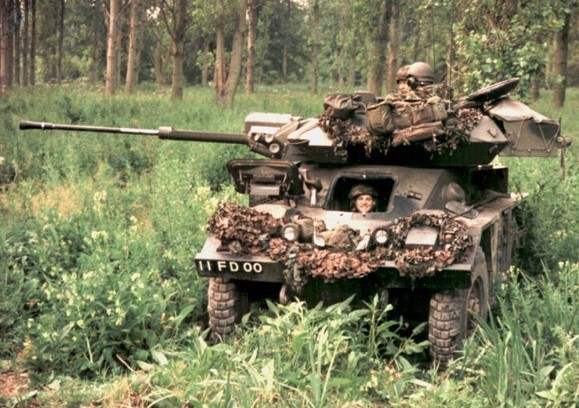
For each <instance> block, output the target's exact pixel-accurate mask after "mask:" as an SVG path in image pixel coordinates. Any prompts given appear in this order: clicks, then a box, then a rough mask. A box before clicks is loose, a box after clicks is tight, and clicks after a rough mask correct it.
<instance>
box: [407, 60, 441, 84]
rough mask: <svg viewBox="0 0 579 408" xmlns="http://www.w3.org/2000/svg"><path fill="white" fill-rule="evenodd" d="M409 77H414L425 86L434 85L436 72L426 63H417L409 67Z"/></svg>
mask: <svg viewBox="0 0 579 408" xmlns="http://www.w3.org/2000/svg"><path fill="white" fill-rule="evenodd" d="M407 76H408V77H414V78H415V79H416V80H417V81H418V82H421V83H423V84H433V83H434V71H433V70H432V67H431V66H430V65H428V64H427V63H426V62H415V63H413V64H411V65H410V66H408V73H407Z"/></svg>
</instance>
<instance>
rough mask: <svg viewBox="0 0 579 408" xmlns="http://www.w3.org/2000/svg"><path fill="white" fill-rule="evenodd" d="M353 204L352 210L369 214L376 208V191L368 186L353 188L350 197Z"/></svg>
mask: <svg viewBox="0 0 579 408" xmlns="http://www.w3.org/2000/svg"><path fill="white" fill-rule="evenodd" d="M348 197H349V198H350V202H351V204H352V210H353V211H355V212H359V213H362V214H366V213H369V212H371V211H373V210H374V207H376V198H377V197H378V193H377V192H376V190H375V189H374V188H373V187H371V186H368V185H366V184H357V185H355V186H354V187H352V190H351V191H350V194H349V196H348Z"/></svg>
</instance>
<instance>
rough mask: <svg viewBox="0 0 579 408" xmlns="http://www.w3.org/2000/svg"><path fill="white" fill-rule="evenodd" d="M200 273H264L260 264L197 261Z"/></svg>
mask: <svg viewBox="0 0 579 408" xmlns="http://www.w3.org/2000/svg"><path fill="white" fill-rule="evenodd" d="M197 268H198V269H199V271H200V272H232V273H262V272H263V266H262V265H261V264H260V263H259V262H249V261H247V262H242V261H201V260H198V261H197Z"/></svg>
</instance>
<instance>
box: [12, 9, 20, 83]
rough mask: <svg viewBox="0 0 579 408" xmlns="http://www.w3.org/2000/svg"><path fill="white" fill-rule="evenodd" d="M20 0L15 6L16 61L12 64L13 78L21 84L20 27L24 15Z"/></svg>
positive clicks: (14, 48)
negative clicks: (21, 11) (21, 10)
mask: <svg viewBox="0 0 579 408" xmlns="http://www.w3.org/2000/svg"><path fill="white" fill-rule="evenodd" d="M20 7H21V4H20V0H16V5H15V7H14V16H15V18H16V21H15V22H14V36H13V41H12V55H13V60H14V63H13V64H12V78H13V82H14V84H15V85H20V53H21V49H20V28H21V25H22V15H21V13H20Z"/></svg>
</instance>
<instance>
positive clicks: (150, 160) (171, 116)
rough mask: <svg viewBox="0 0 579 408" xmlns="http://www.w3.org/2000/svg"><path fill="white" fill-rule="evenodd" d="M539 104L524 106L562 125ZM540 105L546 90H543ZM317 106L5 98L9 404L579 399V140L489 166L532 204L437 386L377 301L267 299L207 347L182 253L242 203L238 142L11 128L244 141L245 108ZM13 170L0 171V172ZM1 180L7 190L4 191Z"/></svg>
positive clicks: (266, 92) (304, 101)
mask: <svg viewBox="0 0 579 408" xmlns="http://www.w3.org/2000/svg"><path fill="white" fill-rule="evenodd" d="M572 91H573V92H569V94H568V98H569V100H568V103H567V108H566V109H565V110H553V109H552V108H550V107H549V106H548V105H547V104H546V103H545V102H544V101H541V102H539V104H538V105H537V106H535V108H536V109H537V110H539V111H540V112H542V113H543V114H545V115H548V116H551V117H562V123H563V127H564V130H565V132H564V133H566V134H568V135H577V132H578V131H579V120H578V119H577V118H576V117H574V116H573V115H572V112H571V107H572V106H577V103H578V102H579V92H577V90H572ZM546 100H550V99H548V97H546ZM321 110H322V103H321V98H319V97H312V96H309V95H308V94H307V93H306V92H305V90H301V89H292V90H291V92H290V90H289V88H278V89H275V88H264V89H258V93H257V94H255V95H252V96H242V95H240V96H239V97H238V98H237V99H236V106H235V107H234V108H233V109H231V110H225V109H223V108H220V107H218V106H217V105H216V104H215V103H214V99H213V95H212V93H211V91H210V90H209V89H199V88H190V89H188V90H187V91H186V94H185V98H184V101H182V102H178V103H177V102H172V101H168V100H166V98H163V97H161V96H160V95H156V94H154V93H151V92H143V93H142V94H140V95H139V96H138V97H137V98H124V97H115V98H109V99H104V98H103V97H101V96H100V95H99V94H97V93H96V92H95V91H91V90H90V89H86V88H82V89H80V88H74V87H72V88H68V89H66V88H50V87H38V86H37V87H35V88H34V89H30V90H18V92H16V93H15V94H14V95H13V96H11V97H10V98H9V99H5V100H1V101H0V125H1V126H2V131H1V133H0V148H1V150H0V152H1V153H0V155H1V156H2V157H1V158H0V182H2V180H7V179H8V178H9V177H8V176H9V175H11V174H12V175H13V174H16V181H15V182H12V183H7V184H2V185H1V186H0V188H2V191H1V192H0V223H1V224H0V225H1V228H0V279H1V280H2V286H0V356H1V358H2V365H1V368H0V371H1V372H4V373H6V372H12V371H15V372H27V373H28V374H29V376H30V380H31V384H30V387H29V390H28V391H29V393H28V394H27V393H24V394H21V395H20V397H15V398H10V397H5V398H4V399H0V405H8V406H10V405H12V406H18V405H19V404H26V402H27V401H31V400H35V402H36V403H38V404H40V405H42V406H62V405H67V404H68V405H70V406H77V405H89V404H105V405H107V404H110V405H112V404H114V403H118V404H119V405H120V406H130V405H131V404H132V405H133V406H139V404H142V405H145V406H147V405H149V404H155V403H156V404H158V405H159V406H183V405H184V404H190V405H191V406H201V405H202V404H207V405H208V406H280V407H282V406H283V407H286V406H300V407H301V406H312V407H321V406H352V407H354V406H355V407H365V406H373V405H376V406H381V405H386V404H392V405H399V406H408V407H411V406H425V407H438V406H441V405H447V406H456V407H465V406H472V407H478V406H536V405H541V406H542V405H546V406H554V407H556V406H560V407H567V406H572V405H573V404H574V403H576V401H577V400H578V399H579V394H578V393H577V389H578V387H577V385H578V384H577V378H579V344H578V341H579V336H578V333H579V316H578V315H577V313H578V312H577V310H579V305H578V304H577V299H579V251H578V248H579V235H578V234H579V228H578V227H579V226H578V225H577V223H578V219H577V210H576V209H577V208H578V207H579V188H578V187H579V186H578V181H579V175H578V172H577V171H578V166H577V154H578V153H579V150H578V148H577V146H576V145H575V146H573V147H572V148H571V149H570V150H569V151H568V152H567V155H566V177H565V178H564V179H562V178H561V175H562V171H561V169H560V167H559V166H560V162H559V159H550V160H549V159H508V160H507V159H500V162H502V163H503V164H505V163H506V164H508V165H509V168H510V172H511V185H512V186H513V189H515V190H520V191H527V192H529V193H530V196H529V198H528V200H527V201H528V204H529V205H528V209H527V210H525V211H524V212H523V214H522V216H523V218H524V219H525V220H526V224H525V227H526V238H527V240H526V241H525V247H524V251H522V252H521V254H520V255H521V262H522V263H521V265H522V267H523V270H517V269H513V274H512V277H511V279H510V280H509V281H507V282H502V283H501V284H500V285H499V287H498V289H497V291H498V301H497V304H496V307H495V308H494V309H493V312H492V318H491V319H490V321H489V322H481V327H480V329H479V330H478V331H477V334H476V335H475V337H474V338H473V339H472V340H470V341H469V342H468V343H467V345H466V347H465V350H464V357H463V358H462V359H459V360H458V361H456V362H455V363H453V364H452V365H451V367H450V368H449V370H448V371H447V372H445V373H443V374H437V373H436V370H435V369H433V368H431V367H429V366H428V364H427V363H425V361H426V357H427V356H426V351H425V350H427V345H426V344H425V343H424V342H422V338H423V337H424V333H423V327H418V328H417V329H415V330H414V333H409V330H408V329H407V328H406V327H405V325H404V322H399V321H398V320H396V319H394V318H393V315H392V313H391V312H392V311H391V310H390V309H387V310H381V309H380V308H379V307H378V303H377V301H376V300H370V301H369V303H368V304H367V305H366V307H365V308H363V309H360V310H352V309H351V308H350V307H349V303H348V302H344V303H342V304H338V305H334V306H332V307H329V308H321V307H317V308H314V309H311V310H307V309H306V308H305V306H304V305H303V304H301V303H293V304H290V305H288V306H279V305H274V304H269V305H268V310H262V311H260V313H257V312H258V311H257V310H254V311H253V313H252V315H248V316H247V317H246V318H245V319H244V323H243V327H242V328H241V330H239V331H238V332H236V334H235V335H234V336H233V338H231V339H229V340H228V341H227V342H225V343H222V344H219V345H215V346H209V345H208V344H207V342H208V340H207V333H206V331H205V330H204V321H205V317H204V313H205V310H204V309H205V304H206V294H205V292H206V289H205V285H206V282H205V281H204V280H202V279H199V278H198V277H197V274H196V272H195V270H194V266H193V257H194V255H195V253H196V252H197V251H198V250H199V249H200V246H201V245H202V243H203V241H204V238H205V229H204V227H205V223H206V221H207V219H208V217H209V216H210V215H211V214H212V213H213V211H214V210H215V208H216V206H217V203H218V202H219V201H220V200H234V201H237V202H240V203H243V202H244V200H245V199H244V198H243V197H241V196H238V195H236V194H235V192H234V191H233V188H232V187H231V185H230V183H229V181H228V176H227V174H226V172H225V170H224V166H225V163H226V162H227V161H228V160H229V159H230V158H233V157H247V156H249V155H250V153H249V152H247V150H246V149H244V148H243V147H237V146H236V147H223V146H219V145H211V144H195V143H182V142H170V141H157V140H156V139H149V138H146V137H139V136H135V137H120V136H116V135H110V136H104V135H97V134H76V133H67V134H64V133H62V132H53V133H46V132H45V133H42V132H28V133H26V134H24V133H22V132H20V131H18V130H17V123H18V120H19V119H22V118H26V119H31V120H45V121H53V122H59V123H83V124H89V123H91V124H97V125H113V126H124V127H127V126H129V127H143V128H157V127H159V126H160V125H167V126H173V127H174V128H177V129H200V130H208V131H216V132H240V131H241V130H242V123H243V118H244V116H245V115H246V114H247V113H249V112H251V111H269V112H291V113H294V114H300V115H304V116H311V115H315V114H317V113H319V112H321ZM3 177H6V178H3ZM2 183H4V182H2Z"/></svg>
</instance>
